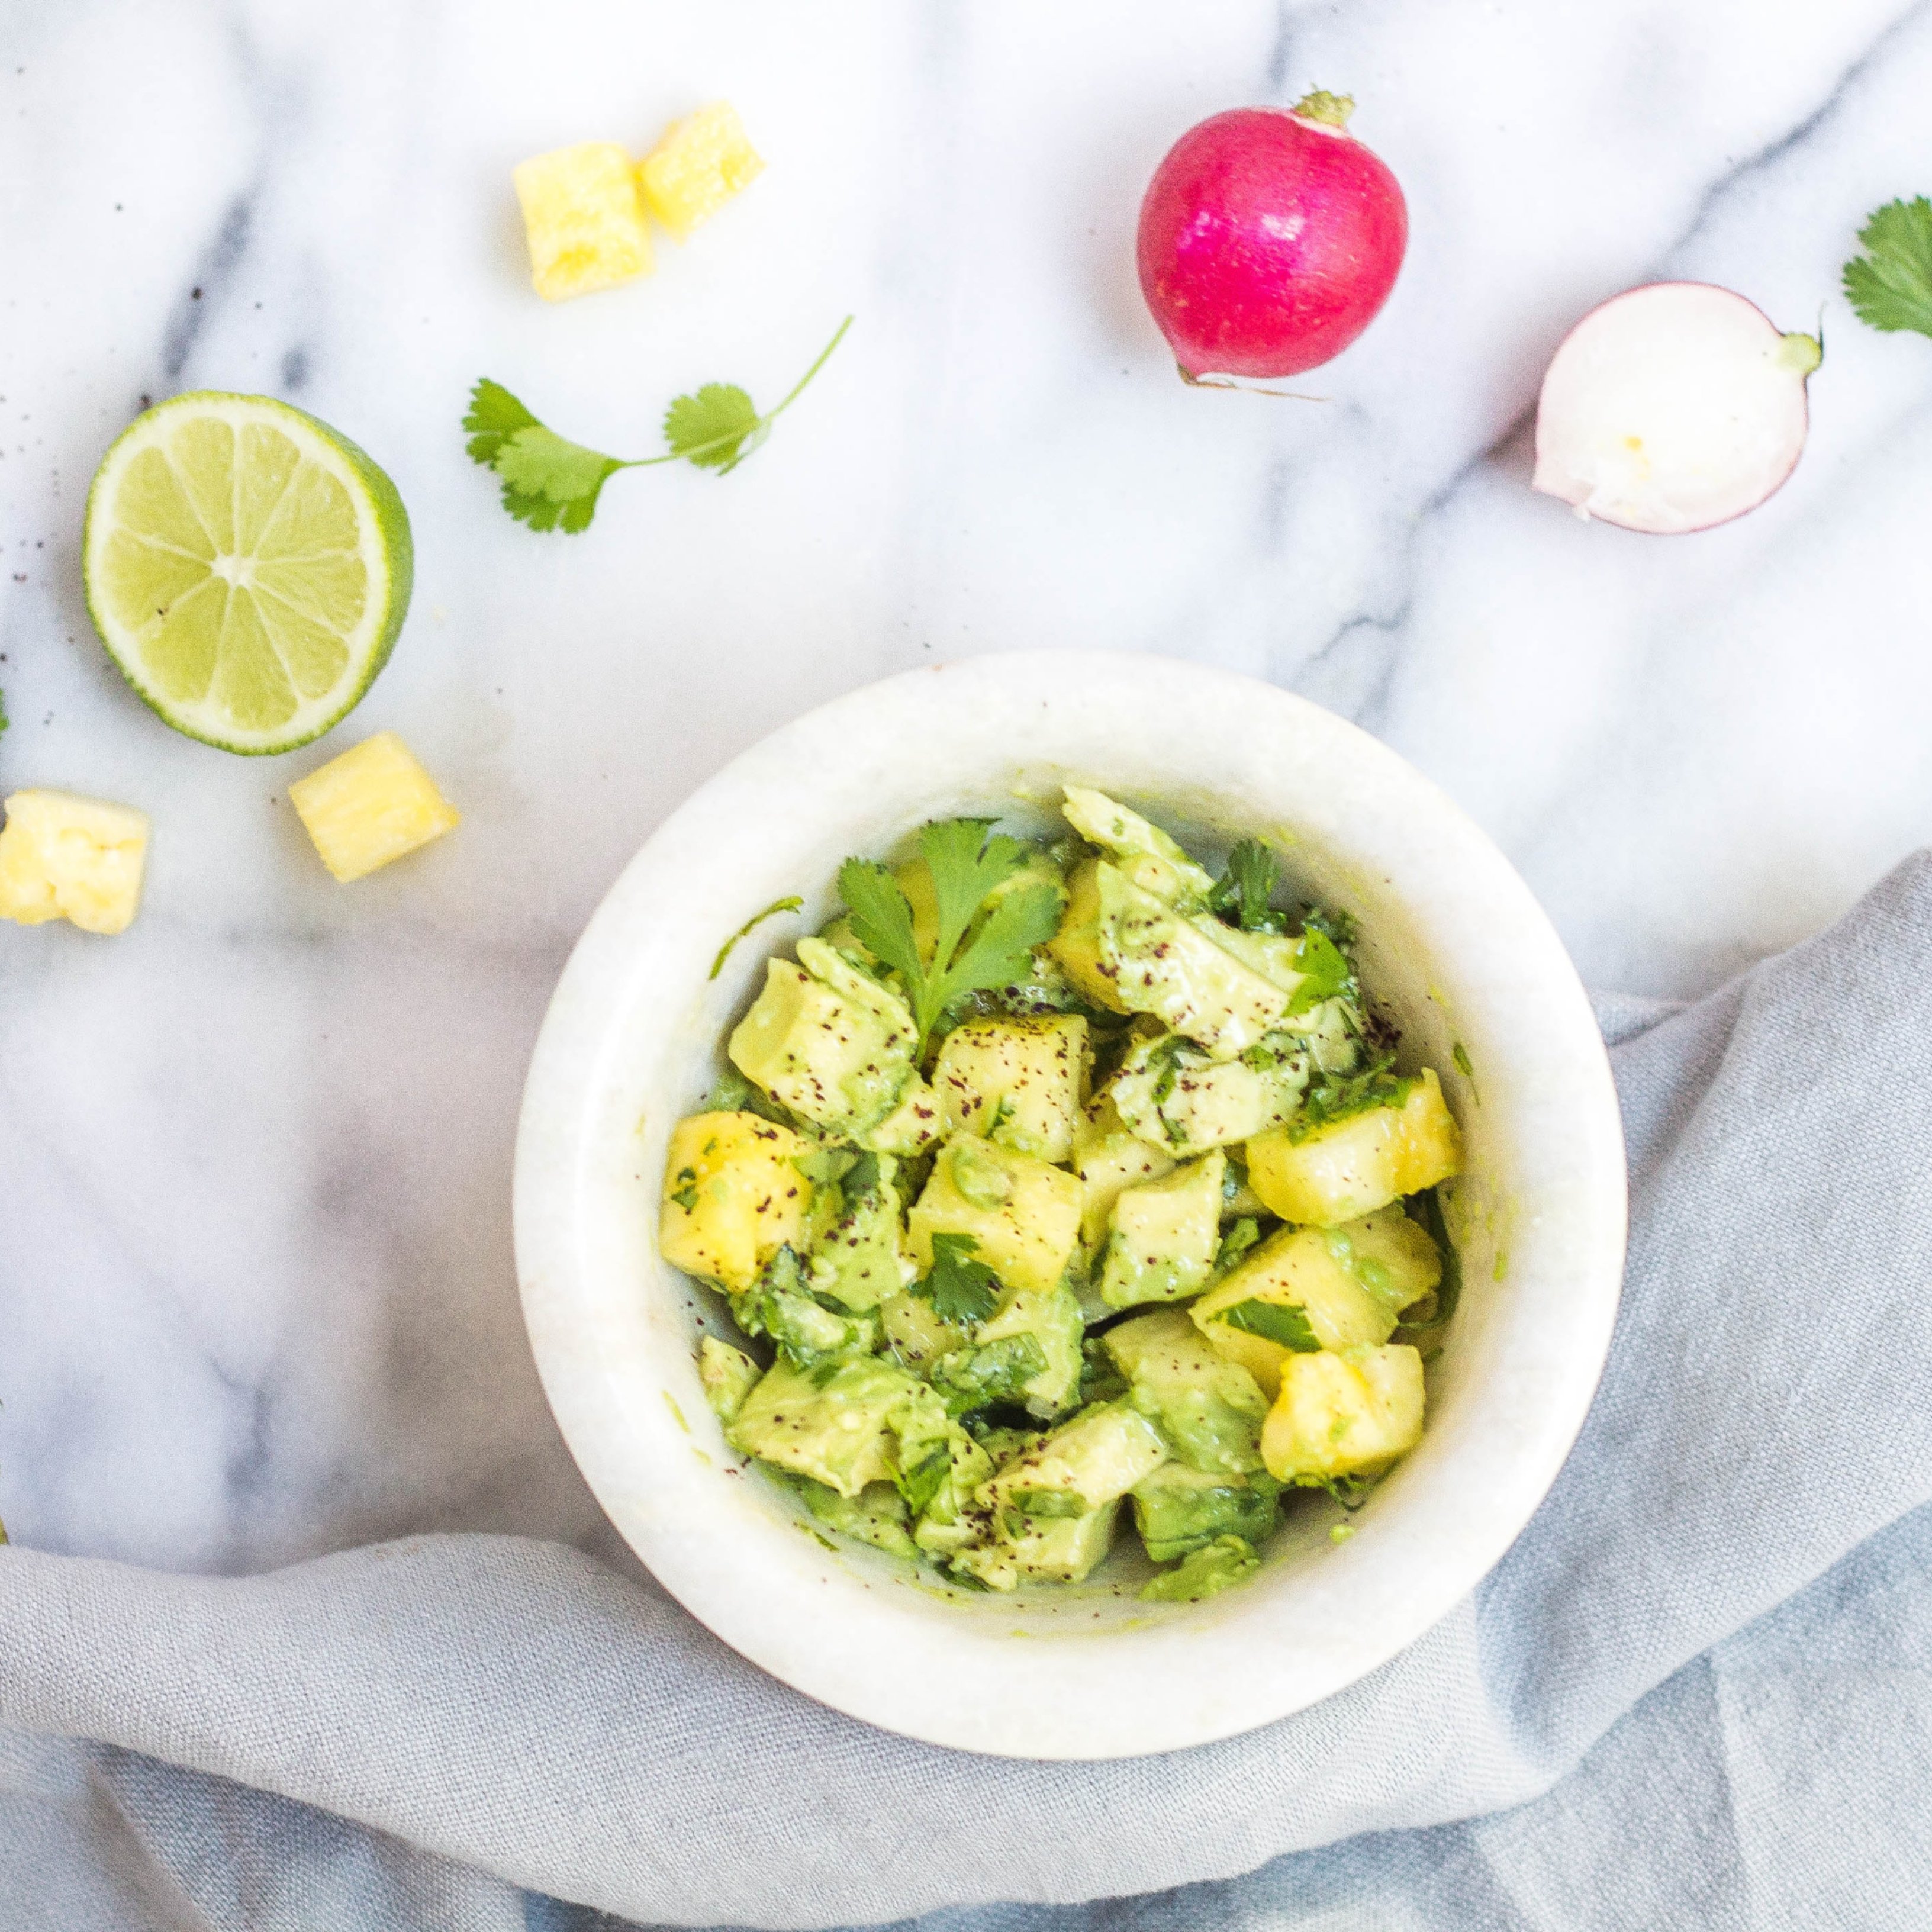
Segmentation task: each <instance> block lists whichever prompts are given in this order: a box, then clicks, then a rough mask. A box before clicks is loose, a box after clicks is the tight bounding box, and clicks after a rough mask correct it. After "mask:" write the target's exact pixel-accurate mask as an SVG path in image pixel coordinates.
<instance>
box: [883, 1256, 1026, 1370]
mask: <svg viewBox="0 0 1932 1932" xmlns="http://www.w3.org/2000/svg"><path fill="white" fill-rule="evenodd" d="M979 1246H980V1244H979V1242H978V1241H977V1240H975V1239H974V1237H973V1236H972V1235H934V1236H933V1238H932V1268H931V1269H930V1271H929V1272H928V1273H927V1274H926V1277H925V1279H924V1280H921V1281H916V1282H914V1283H913V1286H912V1292H913V1294H914V1295H918V1296H919V1297H920V1298H922V1300H924V1301H929V1302H931V1303H932V1312H933V1313H934V1314H935V1315H936V1316H938V1317H939V1319H940V1320H941V1321H942V1322H958V1323H959V1324H961V1325H962V1326H963V1325H966V1324H968V1323H971V1322H983V1321H985V1320H986V1318H987V1316H989V1315H990V1314H992V1312H993V1310H995V1308H997V1307H998V1306H999V1303H1000V1285H999V1277H998V1275H996V1274H994V1272H993V1271H992V1269H991V1268H989V1267H988V1266H987V1265H986V1263H985V1262H976V1261H974V1259H972V1256H974V1253H977V1250H978V1249H979ZM1045 1366H1046V1364H1045V1363H1044V1362H1043V1363H1042V1364H1041V1367H1045ZM1035 1373H1038V1371H1037V1370H1036V1371H1035Z"/></svg>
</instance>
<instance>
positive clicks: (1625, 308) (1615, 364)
mask: <svg viewBox="0 0 1932 1932" xmlns="http://www.w3.org/2000/svg"><path fill="white" fill-rule="evenodd" d="M1819 356H1820V350H1819V346H1818V342H1817V338H1816V337H1814V336H1810V335H1781V334H1780V333H1779V332H1778V329H1777V328H1776V326H1775V325H1774V324H1773V323H1772V321H1771V319H1770V318H1769V317H1768V316H1766V314H1765V313H1764V312H1763V310H1761V309H1760V308H1757V307H1756V306H1755V305H1754V304H1752V303H1751V302H1746V301H1745V299H1744V297H1743V296H1739V295H1733V293H1731V291H1730V290H1728V289H1718V288H1713V287H1710V286H1709V284H1707V283H1704V282H1653V283H1652V284H1649V286H1648V287H1644V288H1640V289H1632V290H1629V291H1628V293H1625V294H1623V295H1620V296H1615V297H1613V299H1611V300H1610V301H1609V302H1605V303H1604V305H1603V306H1602V307H1601V308H1597V309H1593V310H1592V311H1591V313H1590V314H1588V315H1586V317H1584V318H1583V320H1582V321H1581V322H1580V323H1578V324H1577V326H1576V327H1575V328H1574V329H1572V330H1571V332H1570V333H1569V335H1568V336H1566V337H1565V338H1564V341H1563V344H1562V347H1561V348H1559V350H1557V352H1556V356H1554V358H1553V359H1552V360H1551V362H1550V369H1549V373H1548V374H1547V375H1545V376H1544V379H1543V394H1542V396H1541V399H1540V400H1539V401H1538V404H1537V407H1536V475H1535V486H1536V487H1537V488H1538V489H1539V490H1544V491H1545V492H1547V493H1548V494H1549V495H1550V496H1560V497H1561V498H1562V499H1563V500H1564V502H1566V503H1574V505H1576V507H1577V514H1579V515H1580V516H1583V517H1597V518H1599V519H1601V520H1602V521H1603V522H1604V523H1617V524H1620V525H1622V527H1623V528H1624V529H1627V530H1645V531H1649V532H1652V533H1654V534H1655V535H1676V534H1678V533H1679V532H1684V531H1687V530H1703V529H1709V528H1710V527H1711V526H1712V524H1714V523H1725V522H1728V521H1729V520H1730V518H1732V517H1740V516H1742V515H1743V514H1744V513H1745V511H1747V510H1754V509H1756V508H1757V506H1758V505H1759V504H1760V503H1762V502H1763V501H1764V499H1766V497H1767V496H1769V495H1770V494H1771V493H1772V491H1773V490H1775V489H1776V488H1777V487H1778V485H1779V484H1781V483H1782V482H1783V481H1784V479H1785V478H1787V476H1789V475H1790V474H1791V472H1792V471H1793V469H1794V468H1795V467H1796V465H1797V462H1798V458H1799V455H1801V454H1802V452H1803V450H1804V448H1805V428H1806V426H1807V424H1808V421H1809V415H1808V410H1807V408H1806V406H1805V378H1806V377H1808V376H1809V375H1810V374H1811V371H1813V370H1814V369H1815V368H1817V366H1818V362H1819Z"/></svg>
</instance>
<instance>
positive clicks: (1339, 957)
mask: <svg viewBox="0 0 1932 1932" xmlns="http://www.w3.org/2000/svg"><path fill="white" fill-rule="evenodd" d="M1295 971H1297V972H1298V973H1302V974H1306V975H1307V977H1306V978H1305V979H1304V980H1303V981H1302V983H1301V985H1300V986H1297V987H1296V988H1295V997H1294V998H1292V1000H1290V1001H1289V1007H1288V1010H1289V1013H1291V1014H1295V1013H1307V1012H1308V1011H1310V1010H1311V1009H1312V1008H1313V1007H1319V1006H1320V1005H1321V1004H1322V1002H1323V1001H1325V1000H1332V999H1335V998H1339V997H1340V995H1343V994H1345V993H1349V992H1352V991H1353V990H1354V989H1355V968H1353V967H1352V966H1351V965H1349V960H1348V956H1347V955H1346V953H1343V950H1342V949H1341V948H1340V947H1339V946H1337V944H1335V942H1334V941H1333V940H1332V939H1331V938H1329V937H1328V934H1326V933H1325V932H1323V931H1322V929H1321V928H1320V927H1319V926H1304V928H1303V929H1302V933H1301V938H1299V939H1298V940H1297V941H1295Z"/></svg>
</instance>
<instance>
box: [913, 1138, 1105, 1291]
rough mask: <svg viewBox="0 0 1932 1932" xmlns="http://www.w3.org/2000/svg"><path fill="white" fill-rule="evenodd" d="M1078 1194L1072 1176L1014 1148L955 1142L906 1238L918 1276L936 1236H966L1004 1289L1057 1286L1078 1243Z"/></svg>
mask: <svg viewBox="0 0 1932 1932" xmlns="http://www.w3.org/2000/svg"><path fill="white" fill-rule="evenodd" d="M1084 1199H1085V1193H1084V1190H1082V1187H1081V1185H1080V1184H1079V1181H1076V1180H1075V1179H1074V1178H1073V1175H1070V1174H1067V1173H1065V1172H1062V1170H1061V1169H1059V1168H1057V1167H1054V1166H1050V1165H1049V1163H1046V1161H1043V1160H1035V1159H1034V1157H1033V1156H1032V1155H1031V1154H1022V1153H1020V1152H1019V1150H1018V1149H1017V1148H1004V1147H1001V1146H999V1145H998V1144H997V1143H996V1142H992V1141H983V1140H977V1139H974V1136H972V1135H971V1134H959V1135H956V1136H954V1137H953V1139H951V1140H950V1141H948V1142H947V1144H946V1145H945V1146H944V1147H943V1148H941V1149H940V1151H939V1154H938V1158H937V1159H936V1160H935V1161H934V1163H933V1165H932V1178H931V1179H930V1180H929V1181H927V1183H926V1191H925V1192H924V1193H922V1194H921V1195H920V1196H919V1199H918V1201H917V1202H916V1203H915V1204H914V1205H913V1211H912V1213H911V1214H910V1217H908V1223H907V1234H908V1235H909V1236H910V1240H911V1245H912V1256H913V1260H914V1261H915V1262H917V1263H918V1264H919V1272H920V1273H921V1274H925V1273H926V1271H928V1270H929V1269H930V1268H932V1238H933V1236H934V1235H971V1236H972V1237H973V1238H974V1241H977V1243H978V1244H979V1247H978V1249H977V1251H976V1252H975V1253H974V1256H973V1259H974V1260H975V1261H980V1262H985V1263H986V1265H987V1266H988V1267H989V1268H991V1269H992V1271H993V1272H994V1273H995V1274H996V1275H998V1277H999V1278H1000V1280H1001V1282H1002V1283H1004V1285H1005V1286H1007V1287H1008V1288H1018V1289H1034V1290H1037V1291H1039V1292H1042V1293H1045V1292H1047V1291H1049V1290H1050V1289H1053V1288H1055V1287H1057V1286H1058V1285H1059V1282H1060V1278H1061V1276H1062V1275H1063V1274H1065V1273H1066V1272H1067V1263H1068V1262H1070V1261H1071V1260H1072V1259H1073V1250H1074V1249H1075V1248H1076V1247H1077V1246H1078V1245H1079V1240H1080V1207H1081V1203H1082V1201H1083V1200H1084Z"/></svg>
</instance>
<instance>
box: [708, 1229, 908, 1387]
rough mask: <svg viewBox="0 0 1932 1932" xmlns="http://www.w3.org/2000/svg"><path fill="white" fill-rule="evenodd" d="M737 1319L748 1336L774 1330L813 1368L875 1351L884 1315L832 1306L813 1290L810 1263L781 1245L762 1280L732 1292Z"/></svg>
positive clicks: (783, 1345) (784, 1344)
mask: <svg viewBox="0 0 1932 1932" xmlns="http://www.w3.org/2000/svg"><path fill="white" fill-rule="evenodd" d="M731 1319H733V1321H734V1322H736V1323H737V1325H738V1326H739V1328H742V1329H743V1330H744V1331H745V1334H748V1335H769V1337H771V1338H772V1340H773V1341H774V1342H775V1343H777V1344H778V1346H779V1347H780V1348H781V1349H782V1350H784V1352H785V1353H786V1354H787V1355H790V1357H792V1358H793V1360H794V1361H797V1362H799V1363H801V1364H804V1365H805V1366H806V1367H813V1366H815V1365H816V1364H819V1363H820V1362H826V1361H842V1360H843V1359H844V1358H845V1357H847V1356H848V1355H870V1354H871V1352H872V1350H873V1349H875V1348H877V1346H878V1342H879V1322H878V1318H877V1316H875V1315H874V1314H871V1313H869V1312H868V1313H865V1314H862V1315H850V1314H841V1313H836V1312H835V1311H834V1310H832V1309H829V1308H827V1307H826V1306H825V1304H823V1302H822V1301H819V1300H817V1298H816V1297H814V1295H812V1293H811V1290H810V1289H809V1287H808V1285H807V1281H806V1277H805V1265H804V1263H803V1262H801V1261H800V1260H799V1258H798V1256H796V1255H795V1254H794V1253H793V1252H792V1250H790V1248H781V1249H780V1250H778V1253H776V1254H775V1255H774V1256H772V1260H771V1263H770V1265H769V1267H767V1268H766V1270H765V1271H764V1273H763V1274H761V1275H760V1277H758V1279H757V1281H756V1282H754V1283H753V1284H752V1286H751V1287H750V1288H749V1289H747V1290H746V1291H745V1292H744V1293H743V1294H742V1295H734V1296H733V1297H732V1299H731Z"/></svg>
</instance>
